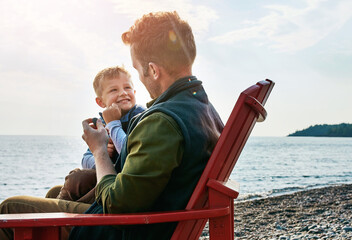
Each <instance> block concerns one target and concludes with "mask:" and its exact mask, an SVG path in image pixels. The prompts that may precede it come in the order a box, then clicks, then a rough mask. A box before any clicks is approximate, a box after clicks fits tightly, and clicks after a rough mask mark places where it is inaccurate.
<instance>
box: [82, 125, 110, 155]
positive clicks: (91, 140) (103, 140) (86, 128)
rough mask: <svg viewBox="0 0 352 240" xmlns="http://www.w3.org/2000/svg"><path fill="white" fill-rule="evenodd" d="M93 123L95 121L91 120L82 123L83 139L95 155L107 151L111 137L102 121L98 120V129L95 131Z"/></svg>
mask: <svg viewBox="0 0 352 240" xmlns="http://www.w3.org/2000/svg"><path fill="white" fill-rule="evenodd" d="M92 123H93V120H92V119H91V118H89V119H86V120H84V121H83V122H82V126H83V135H82V138H83V140H84V141H85V142H86V143H87V145H88V147H89V149H90V150H91V151H92V153H93V155H94V153H95V152H97V151H107V145H108V142H109V135H108V133H107V131H106V129H105V128H104V125H103V123H102V122H101V120H100V119H98V120H97V123H96V127H97V129H94V127H93V126H94V125H93V124H92Z"/></svg>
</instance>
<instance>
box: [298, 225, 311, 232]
mask: <svg viewBox="0 0 352 240" xmlns="http://www.w3.org/2000/svg"><path fill="white" fill-rule="evenodd" d="M308 230H309V228H308V226H305V227H303V228H301V229H300V230H299V232H306V231H308Z"/></svg>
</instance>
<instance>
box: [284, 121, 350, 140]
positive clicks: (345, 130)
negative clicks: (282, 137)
mask: <svg viewBox="0 0 352 240" xmlns="http://www.w3.org/2000/svg"><path fill="white" fill-rule="evenodd" d="M298 136H303V137H308V136H309V137H352V124H349V123H341V124H334V125H328V124H322V125H319V124H317V125H314V126H310V127H308V128H306V129H303V130H300V131H296V132H294V133H291V134H289V135H288V137H298Z"/></svg>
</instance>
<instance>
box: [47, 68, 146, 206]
mask: <svg viewBox="0 0 352 240" xmlns="http://www.w3.org/2000/svg"><path fill="white" fill-rule="evenodd" d="M93 87H94V90H95V93H96V95H97V97H96V99H95V101H96V103H97V104H98V105H99V106H100V107H101V108H105V110H104V111H103V112H102V113H99V115H100V117H101V119H102V121H103V123H104V124H106V125H105V127H106V128H107V130H108V132H109V136H110V141H109V143H108V152H109V156H110V158H111V161H112V162H113V163H115V162H116V159H117V157H118V154H119V153H120V151H121V148H122V145H123V143H124V141H125V138H126V134H125V132H126V131H127V127H128V123H129V122H130V120H131V119H132V117H134V116H135V115H137V114H139V113H141V112H143V111H144V108H142V107H141V106H137V105H136V98H135V93H136V90H134V87H133V83H132V81H131V76H130V74H129V73H128V72H127V71H126V70H125V69H124V68H122V67H118V66H117V67H110V68H106V69H103V70H102V71H100V72H99V73H98V74H97V75H96V77H95V79H94V82H93ZM82 167H83V169H78V168H77V169H74V170H72V171H71V172H70V173H69V175H68V176H66V177H65V184H64V186H63V187H62V188H57V190H56V192H57V191H58V190H59V189H60V192H59V194H57V193H55V190H54V189H55V188H53V189H52V190H50V191H49V192H48V194H47V197H54V198H55V197H56V196H57V198H59V199H64V200H70V201H79V202H86V203H92V202H93V201H94V187H95V185H96V173H95V161H94V156H93V154H92V152H91V151H90V150H89V149H88V150H87V152H86V153H84V154H83V158H82Z"/></svg>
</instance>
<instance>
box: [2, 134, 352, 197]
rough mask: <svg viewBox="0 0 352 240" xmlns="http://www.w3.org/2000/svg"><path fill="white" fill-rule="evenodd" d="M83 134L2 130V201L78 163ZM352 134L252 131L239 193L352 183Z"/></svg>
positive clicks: (41, 191)
mask: <svg viewBox="0 0 352 240" xmlns="http://www.w3.org/2000/svg"><path fill="white" fill-rule="evenodd" d="M86 149H87V146H86V145H85V143H84V141H83V140H82V139H81V138H80V137H62V136H0V171H1V172H0V202H1V201H3V200H4V199H6V198H8V197H11V196H15V195H29V196H37V197H44V196H45V194H46V192H47V191H48V190H49V189H50V187H52V186H55V185H60V184H63V183H64V178H65V176H66V175H67V174H68V172H69V171H70V170H72V169H74V168H77V167H80V164H81V158H82V154H83V153H84V152H85V151H86ZM351 166H352V138H313V137H250V138H249V140H248V142H247V144H246V146H245V147H244V149H243V151H242V154H241V156H240V158H239V160H238V162H237V164H236V166H235V168H234V171H233V172H232V174H231V177H230V178H231V179H233V180H235V181H237V182H239V183H240V196H239V199H241V200H245V199H251V198H262V197H268V196H274V195H280V194H286V193H292V192H296V191H300V190H304V189H310V188H317V187H324V186H330V185H338V184H343V183H352V167H351Z"/></svg>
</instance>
